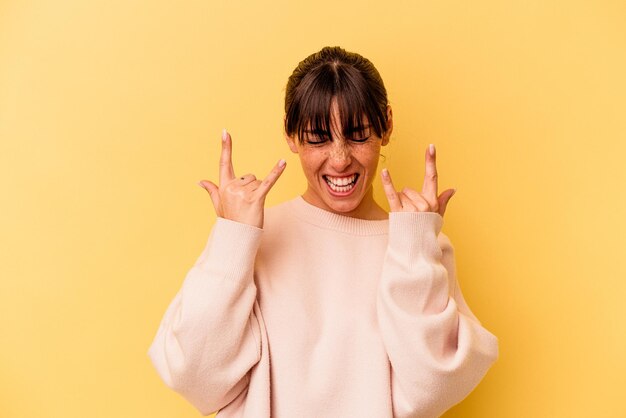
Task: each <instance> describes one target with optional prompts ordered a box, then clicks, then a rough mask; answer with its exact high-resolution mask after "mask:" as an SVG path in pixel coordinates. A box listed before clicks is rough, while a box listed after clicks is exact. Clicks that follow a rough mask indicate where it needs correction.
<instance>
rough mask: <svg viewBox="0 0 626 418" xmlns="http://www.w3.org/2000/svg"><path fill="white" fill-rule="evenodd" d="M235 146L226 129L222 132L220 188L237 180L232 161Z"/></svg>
mask: <svg viewBox="0 0 626 418" xmlns="http://www.w3.org/2000/svg"><path fill="white" fill-rule="evenodd" d="M232 149H233V144H232V141H231V137H230V134H229V133H228V132H226V128H224V130H222V154H221V155H220V186H223V185H224V184H226V183H227V182H228V181H230V180H232V179H234V178H235V170H234V169H233V160H232Z"/></svg>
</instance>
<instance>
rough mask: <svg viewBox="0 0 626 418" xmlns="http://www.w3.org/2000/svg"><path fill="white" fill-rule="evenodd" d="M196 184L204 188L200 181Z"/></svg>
mask: <svg viewBox="0 0 626 418" xmlns="http://www.w3.org/2000/svg"><path fill="white" fill-rule="evenodd" d="M198 186H200V187H202V188H203V189H204V186H203V185H202V182H200V181H199V182H198ZM205 190H206V189H205Z"/></svg>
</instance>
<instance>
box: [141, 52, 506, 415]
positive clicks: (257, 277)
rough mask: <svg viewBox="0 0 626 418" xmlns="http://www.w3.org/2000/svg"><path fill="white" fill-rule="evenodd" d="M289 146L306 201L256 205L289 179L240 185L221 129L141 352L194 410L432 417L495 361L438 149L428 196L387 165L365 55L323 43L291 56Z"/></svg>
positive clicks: (380, 95) (382, 95) (385, 112)
mask: <svg viewBox="0 0 626 418" xmlns="http://www.w3.org/2000/svg"><path fill="white" fill-rule="evenodd" d="M284 126H285V138H286V140H287V143H288V145H289V148H290V149H291V151H292V152H294V153H297V154H298V156H299V157H300V162H301V165H302V169H303V171H304V174H305V175H306V178H307V183H308V185H307V189H306V191H305V193H304V194H303V195H302V196H298V197H296V198H294V199H292V200H289V201H287V202H284V203H282V204H279V205H276V206H274V207H271V208H264V202H265V197H266V195H267V193H268V192H269V191H270V189H271V188H272V186H273V185H274V184H275V182H276V181H277V180H278V178H279V177H280V175H281V174H282V172H283V171H284V169H285V162H284V161H283V160H281V161H279V162H278V163H277V164H276V166H275V167H274V168H273V169H272V170H271V172H270V173H269V174H268V175H267V176H266V177H265V178H264V179H263V180H259V179H257V178H256V177H255V176H254V175H252V174H246V175H243V176H238V175H235V173H234V169H233V166H232V162H231V151H232V140H231V137H230V135H229V134H228V133H227V132H226V131H224V133H223V141H222V154H221V159H220V180H219V185H218V184H214V183H212V182H210V181H208V180H204V181H202V182H201V183H200V185H201V186H202V187H203V188H205V189H206V190H207V191H208V192H209V194H210V197H211V200H212V202H213V205H214V207H215V210H216V212H217V215H218V217H217V220H216V223H215V225H214V226H213V229H212V231H211V236H210V237H209V240H208V242H207V245H206V247H205V249H204V250H203V252H202V254H201V255H200V257H199V258H198V260H197V262H196V263H195V265H194V266H193V267H192V268H191V270H190V271H189V273H188V274H187V276H186V278H185V281H184V282H183V284H182V287H181V289H180V290H179V292H178V293H177V295H176V296H175V298H174V300H173V301H172V302H171V304H170V306H169V307H168V309H167V311H166V313H165V316H164V318H163V320H162V322H161V325H160V327H159V329H158V331H157V334H156V337H155V339H154V341H153V343H152V345H151V347H150V350H149V356H150V358H151V359H152V362H153V363H154V366H155V367H156V369H157V371H158V373H159V374H160V376H161V377H162V379H163V380H164V381H165V383H166V384H167V385H168V386H169V387H171V388H172V389H174V390H176V391H177V392H179V393H180V394H181V395H182V396H184V397H185V398H186V399H187V400H188V401H189V402H191V403H192V404H193V405H194V406H195V407H196V408H197V409H198V410H199V411H200V412H202V413H203V414H209V413H212V412H215V411H218V410H219V413H218V414H217V416H218V417H220V418H226V417H255V418H265V417H270V416H271V417H274V418H276V417H278V418H285V417H286V418H292V417H297V418H301V417H342V418H343V417H376V418H378V417H389V418H391V417H438V416H440V415H441V414H442V413H443V412H444V411H446V410H447V409H449V408H450V407H451V406H453V405H455V404H456V403H458V402H460V401H461V400H462V399H463V398H465V397H466V396H467V395H468V394H469V393H470V392H471V391H472V390H473V389H474V387H476V385H477V384H478V383H479V382H480V380H481V379H482V378H483V377H484V375H485V374H486V372H487V371H488V369H489V368H490V367H491V365H492V364H493V363H494V362H495V361H496V360H497V358H498V339H497V337H496V336H494V335H493V334H491V333H490V332H489V331H488V330H486V329H485V328H484V327H482V325H481V323H480V321H479V320H478V319H477V318H476V317H475V316H474V315H473V313H472V312H471V311H470V309H469V308H468V306H467V304H466V303H465V300H464V299H463V295H462V294H461V289H460V287H459V283H458V281H457V280H456V271H455V264H454V252H453V247H452V245H451V243H450V240H449V239H448V238H447V236H445V235H444V234H443V233H441V232H440V230H441V227H442V224H443V214H444V212H445V209H446V205H447V203H448V201H449V199H450V197H451V196H452V195H453V193H454V190H452V189H448V190H446V191H444V192H442V193H441V194H440V195H438V194H437V193H438V192H437V187H438V185H437V170H436V166H435V150H434V147H433V146H432V145H431V146H430V147H429V148H428V150H427V152H426V157H425V158H426V176H425V180H424V185H423V188H422V191H421V192H417V191H415V190H412V189H409V188H404V189H403V190H402V191H396V189H395V187H394V185H393V183H392V180H391V177H390V176H389V173H388V172H387V171H386V170H383V171H382V177H381V181H382V184H383V187H384V190H385V194H386V197H387V199H388V201H389V206H390V213H389V214H387V213H386V212H385V210H383V209H382V208H381V207H380V206H379V205H378V204H377V203H376V202H375V200H374V198H373V193H372V183H373V181H374V177H375V173H376V168H377V165H378V158H379V155H380V149H381V147H383V146H385V145H387V143H388V142H389V137H390V135H391V132H392V127H393V121H392V111H391V107H390V106H389V105H388V102H387V93H386V90H385V87H384V85H383V82H382V80H381V78H380V76H379V74H378V71H377V70H376V69H375V68H374V66H373V65H372V64H371V62H370V61H368V60H367V59H365V58H363V57H362V56H360V55H358V54H355V53H350V52H347V51H345V50H343V49H341V48H339V47H334V48H330V47H326V48H323V49H322V50H321V51H319V52H317V53H315V54H313V55H311V56H309V57H308V58H306V59H305V60H304V61H302V62H300V64H299V65H298V67H297V68H296V69H295V71H294V72H293V74H292V75H291V77H290V78H289V81H288V84H287V89H286V98H285V120H284Z"/></svg>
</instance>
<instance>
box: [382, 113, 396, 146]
mask: <svg viewBox="0 0 626 418" xmlns="http://www.w3.org/2000/svg"><path fill="white" fill-rule="evenodd" d="M392 131H393V112H392V110H391V105H387V131H386V132H385V133H384V134H383V138H382V143H381V145H382V146H383V147H384V146H385V145H387V144H388V143H389V137H390V136H391V132H392Z"/></svg>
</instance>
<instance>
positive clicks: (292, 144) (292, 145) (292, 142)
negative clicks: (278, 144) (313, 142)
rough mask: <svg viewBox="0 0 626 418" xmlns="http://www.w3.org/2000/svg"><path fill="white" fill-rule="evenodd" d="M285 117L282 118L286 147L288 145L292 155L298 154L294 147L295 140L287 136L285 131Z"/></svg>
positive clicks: (296, 147) (295, 146) (296, 148)
mask: <svg viewBox="0 0 626 418" xmlns="http://www.w3.org/2000/svg"><path fill="white" fill-rule="evenodd" d="M286 118H287V115H285V117H284V118H283V135H284V136H285V140H286V141H287V145H289V149H290V150H291V152H293V153H294V154H297V153H298V146H297V145H296V140H295V139H294V138H293V137H291V136H289V135H287V132H286V131H285V121H286Z"/></svg>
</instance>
